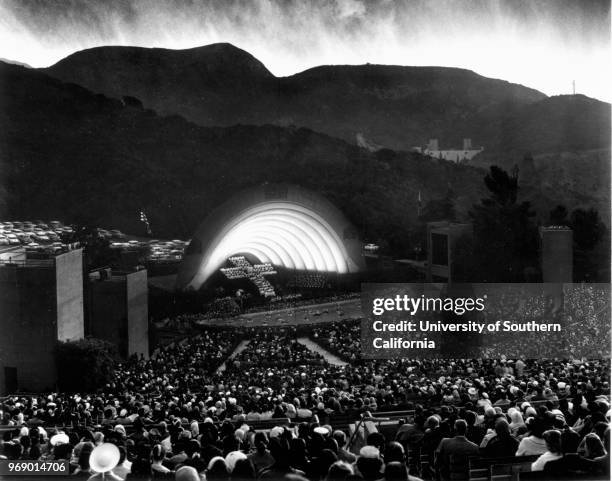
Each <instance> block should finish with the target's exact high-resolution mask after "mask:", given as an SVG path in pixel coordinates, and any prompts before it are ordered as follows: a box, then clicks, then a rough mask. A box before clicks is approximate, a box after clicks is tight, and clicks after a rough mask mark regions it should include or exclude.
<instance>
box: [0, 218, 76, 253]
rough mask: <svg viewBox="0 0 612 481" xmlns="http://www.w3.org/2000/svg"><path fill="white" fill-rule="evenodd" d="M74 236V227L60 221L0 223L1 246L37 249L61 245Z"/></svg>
mask: <svg viewBox="0 0 612 481" xmlns="http://www.w3.org/2000/svg"><path fill="white" fill-rule="evenodd" d="M71 234H72V227H70V226H64V225H62V223H61V222H60V221H57V220H54V221H51V222H44V221H42V220H35V221H13V222H0V246H8V245H10V246H19V245H21V246H29V247H37V246H44V245H50V244H53V243H61V242H63V241H64V240H65V239H66V238H67V237H69V236H70V235H71Z"/></svg>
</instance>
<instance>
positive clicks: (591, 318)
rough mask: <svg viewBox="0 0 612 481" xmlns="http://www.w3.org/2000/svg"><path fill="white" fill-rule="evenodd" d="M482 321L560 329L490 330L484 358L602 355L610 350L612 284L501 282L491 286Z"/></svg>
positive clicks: (486, 336)
mask: <svg viewBox="0 0 612 481" xmlns="http://www.w3.org/2000/svg"><path fill="white" fill-rule="evenodd" d="M487 291H488V296H487V301H486V309H485V311H484V312H483V313H482V318H483V321H484V322H495V321H497V320H502V321H507V322H510V323H513V324H522V323H528V322H530V321H535V322H537V323H557V324H559V326H560V327H561V330H560V331H550V332H542V331H532V332H521V333H520V334H518V335H517V333H515V332H506V333H500V332H495V333H487V332H485V333H484V335H483V338H482V339H481V344H482V347H481V355H482V356H483V357H500V356H502V355H510V356H515V355H517V354H518V353H520V354H522V355H524V356H525V357H532V358H542V357H570V358H574V357H579V358H580V357H588V358H602V357H604V356H607V355H608V353H609V349H610V344H609V339H610V287H609V285H603V284H582V285H579V284H566V285H564V286H561V285H559V286H558V287H557V288H555V286H553V285H548V286H547V285H546V284H519V285H516V286H513V285H506V284H504V285H498V286H494V287H492V288H491V287H490V288H488V289H487Z"/></svg>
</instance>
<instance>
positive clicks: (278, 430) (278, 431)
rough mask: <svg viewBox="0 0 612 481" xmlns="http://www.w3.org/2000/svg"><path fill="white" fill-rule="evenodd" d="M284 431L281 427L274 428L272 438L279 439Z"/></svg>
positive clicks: (271, 431)
mask: <svg viewBox="0 0 612 481" xmlns="http://www.w3.org/2000/svg"><path fill="white" fill-rule="evenodd" d="M284 431H285V430H284V429H283V428H281V427H280V426H274V427H273V428H272V429H270V438H277V437H279V436H280V435H281V434H283V432H284Z"/></svg>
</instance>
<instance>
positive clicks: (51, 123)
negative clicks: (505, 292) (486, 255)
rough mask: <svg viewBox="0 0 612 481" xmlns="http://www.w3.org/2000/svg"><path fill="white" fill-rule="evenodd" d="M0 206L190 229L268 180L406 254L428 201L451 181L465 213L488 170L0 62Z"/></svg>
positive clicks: (134, 226)
mask: <svg viewBox="0 0 612 481" xmlns="http://www.w3.org/2000/svg"><path fill="white" fill-rule="evenodd" d="M0 92H1V95H2V98H3V108H2V110H1V111H0V153H1V155H0V172H1V177H2V184H1V187H2V190H1V191H0V215H1V216H2V218H12V219H18V218H30V219H31V218H59V219H64V220H66V221H67V222H79V223H91V224H94V225H103V226H108V227H109V228H112V227H116V228H121V229H124V230H126V231H128V232H134V233H138V232H140V231H142V225H141V224H140V223H139V210H140V209H144V210H145V211H146V212H147V216H148V218H149V221H150V222H151V226H152V228H153V231H154V233H155V235H156V236H160V237H161V236H164V237H166V236H167V237H176V236H182V237H188V236H190V235H191V233H192V232H193V231H194V229H195V228H196V226H197V225H198V224H199V223H200V222H201V221H202V219H204V218H205V217H206V215H207V214H208V213H209V212H210V210H211V209H212V208H214V207H215V206H217V205H218V204H219V203H221V202H222V201H224V200H226V199H227V198H228V197H229V196H231V195H232V194H233V193H234V192H238V191H240V190H242V189H243V188H246V187H249V186H253V185H259V184H261V183H263V182H289V183H294V184H299V185H302V186H304V187H307V188H310V189H313V190H315V191H318V192H320V193H322V194H323V195H324V196H326V197H327V198H329V199H330V200H331V201H332V202H334V203H335V204H336V205H337V206H338V207H339V208H340V209H341V210H343V211H344V212H345V213H346V214H347V215H348V216H349V217H350V218H351V219H352V221H353V222H354V223H355V225H356V226H357V228H358V229H359V231H360V233H361V234H362V235H363V236H364V238H366V239H372V240H377V239H385V240H386V241H387V242H388V243H389V246H390V248H391V249H392V250H393V251H394V252H396V253H401V249H402V247H405V246H406V245H407V239H408V238H409V237H410V236H411V235H413V232H412V230H413V229H414V228H415V227H414V226H415V221H416V208H417V196H418V192H419V191H421V192H422V197H423V202H424V203H427V202H428V201H429V200H431V199H438V198H442V197H444V196H445V195H446V192H447V190H448V188H449V186H450V187H451V188H452V189H453V190H454V191H455V192H456V193H457V204H458V210H459V212H460V213H463V214H465V212H466V211H467V209H468V208H469V207H470V206H471V205H472V204H473V203H474V202H476V201H477V200H478V199H479V198H480V197H481V196H482V195H483V193H484V185H483V182H482V171H480V170H479V169H476V168H473V167H469V166H457V165H455V164H452V163H448V162H438V161H432V160H431V159H428V158H425V157H422V156H421V155H419V154H413V153H396V152H393V151H390V150H381V151H378V152H375V153H372V152H369V151H367V150H365V149H362V148H359V147H357V146H354V145H351V144H348V143H346V142H344V141H342V140H339V139H335V138H332V137H329V136H327V135H324V134H320V133H317V132H314V131H312V130H309V129H305V128H284V127H278V126H271V125H264V126H234V127H228V128H218V127H215V128H211V127H202V126H199V125H196V124H194V123H192V122H189V121H187V120H185V119H183V118H182V117H179V116H176V115H175V116H167V117H162V116H159V115H158V114H157V113H155V112H154V111H152V110H148V109H144V108H142V107H141V106H139V104H138V103H137V102H122V101H120V100H117V99H112V98H108V97H106V96H104V95H102V94H94V93H92V92H90V91H88V90H86V89H85V88H83V87H81V86H78V85H75V84H68V83H63V82H61V81H59V80H57V79H54V78H51V77H49V76H48V75H45V74H43V73H42V72H40V71H36V70H29V69H25V68H22V67H19V66H14V65H8V64H4V63H0Z"/></svg>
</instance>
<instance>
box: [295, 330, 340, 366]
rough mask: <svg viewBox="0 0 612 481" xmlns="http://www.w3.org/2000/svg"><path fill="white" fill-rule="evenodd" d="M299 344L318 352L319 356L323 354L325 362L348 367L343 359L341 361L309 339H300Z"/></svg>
mask: <svg viewBox="0 0 612 481" xmlns="http://www.w3.org/2000/svg"><path fill="white" fill-rule="evenodd" d="M298 342H299V343H300V344H303V345H304V346H306V347H307V348H308V349H310V350H311V351H313V352H318V353H319V354H321V356H323V357H324V358H325V360H326V361H327V362H328V363H330V364H333V365H335V366H346V365H347V363H346V362H344V361H343V360H342V359H340V358H339V357H338V356H335V355H334V354H332V353H331V352H329V351H327V350H326V349H323V348H322V347H321V346H319V345H318V344H317V343H316V342H314V341H311V340H310V339H309V338H308V337H298Z"/></svg>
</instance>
